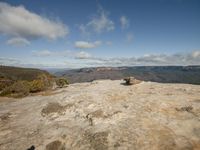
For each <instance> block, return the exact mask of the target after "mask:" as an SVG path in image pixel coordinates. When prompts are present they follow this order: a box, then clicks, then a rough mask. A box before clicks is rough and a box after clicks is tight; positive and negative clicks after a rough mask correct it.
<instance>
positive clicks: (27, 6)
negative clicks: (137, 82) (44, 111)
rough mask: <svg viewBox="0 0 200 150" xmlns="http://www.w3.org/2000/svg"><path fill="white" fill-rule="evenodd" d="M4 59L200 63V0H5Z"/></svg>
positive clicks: (70, 64) (0, 32)
mask: <svg viewBox="0 0 200 150" xmlns="http://www.w3.org/2000/svg"><path fill="white" fill-rule="evenodd" d="M0 54H1V55H0V64H2V65H14V66H24V67H37V68H43V67H45V68H46V67H56V68H80V67H93V66H136V65H200V1H199V0H123V1H122V0H84V1H83V0H59V1H55V0H42V1H34V0H1V1H0Z"/></svg>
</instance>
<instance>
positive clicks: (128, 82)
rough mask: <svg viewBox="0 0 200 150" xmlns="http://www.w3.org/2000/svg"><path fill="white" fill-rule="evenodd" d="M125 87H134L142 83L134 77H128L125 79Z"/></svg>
mask: <svg viewBox="0 0 200 150" xmlns="http://www.w3.org/2000/svg"><path fill="white" fill-rule="evenodd" d="M124 81H125V85H134V84H139V83H141V81H140V80H137V79H135V78H134V77H126V78H124Z"/></svg>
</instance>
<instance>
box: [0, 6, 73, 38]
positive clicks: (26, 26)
mask: <svg viewBox="0 0 200 150" xmlns="http://www.w3.org/2000/svg"><path fill="white" fill-rule="evenodd" d="M0 33H1V34H4V35H8V36H11V37H20V38H23V39H35V38H41V37H42V38H46V39H50V40H54V39H57V38H59V37H64V36H65V35H67V34H68V33H69V30H68V28H67V26H65V25H64V24H63V23H61V22H60V21H55V20H50V19H48V18H46V17H43V16H40V15H38V14H36V13H33V12H30V11H29V10H27V9H26V8H24V7H23V6H11V5H9V4H7V3H3V2H0Z"/></svg>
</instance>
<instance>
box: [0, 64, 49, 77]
mask: <svg viewBox="0 0 200 150" xmlns="http://www.w3.org/2000/svg"><path fill="white" fill-rule="evenodd" d="M41 74H45V75H47V76H49V77H50V76H52V75H51V74H50V73H48V72H47V71H44V70H40V69H32V68H20V67H11V66H0V78H5V79H10V80H26V81H32V80H34V79H36V78H37V77H38V76H39V75H41Z"/></svg>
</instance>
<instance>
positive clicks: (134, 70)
mask: <svg viewBox="0 0 200 150" xmlns="http://www.w3.org/2000/svg"><path fill="white" fill-rule="evenodd" d="M54 75H56V76H62V77H65V78H67V79H68V80H69V82H70V83H76V82H90V81H93V80H97V79H111V80H115V79H122V78H124V77H127V76H134V77H135V78H137V79H140V80H144V81H153V82H161V83H189V84H200V66H137V67H96V68H82V69H73V70H62V71H59V72H56V73H54Z"/></svg>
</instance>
